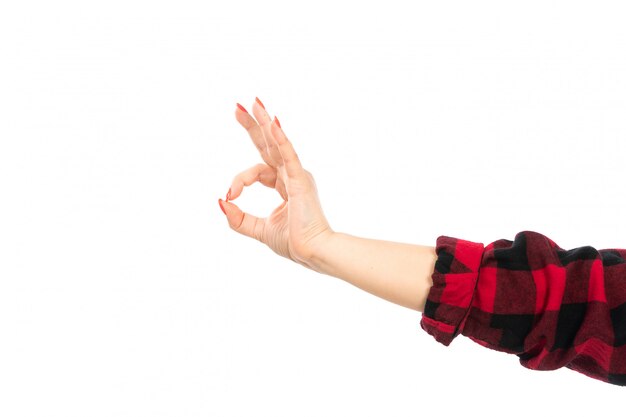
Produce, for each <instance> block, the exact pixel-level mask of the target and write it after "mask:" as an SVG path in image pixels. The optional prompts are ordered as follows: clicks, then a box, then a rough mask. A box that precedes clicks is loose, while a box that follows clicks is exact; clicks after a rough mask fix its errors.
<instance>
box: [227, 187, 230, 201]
mask: <svg viewBox="0 0 626 417" xmlns="http://www.w3.org/2000/svg"><path fill="white" fill-rule="evenodd" d="M229 199H230V188H229V189H228V193H227V194H226V201H228V200H229Z"/></svg>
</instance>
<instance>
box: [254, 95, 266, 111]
mask: <svg viewBox="0 0 626 417" xmlns="http://www.w3.org/2000/svg"><path fill="white" fill-rule="evenodd" d="M255 100H256V102H257V103H259V104H260V105H261V107H263V109H265V106H264V105H263V103H261V100H259V98H258V97H255Z"/></svg>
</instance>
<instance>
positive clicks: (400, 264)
mask: <svg viewBox="0 0 626 417" xmlns="http://www.w3.org/2000/svg"><path fill="white" fill-rule="evenodd" d="M436 260H437V254H436V253H435V248H434V247H432V246H424V245H411V244H408V243H399V242H390V241H385V240H376V239H366V238H360V237H357V236H352V235H349V234H347V233H338V232H333V234H332V235H331V236H330V237H329V238H328V240H327V241H326V242H325V244H324V245H322V246H320V247H319V248H318V249H317V250H316V251H315V254H314V256H313V259H311V262H310V267H311V269H313V270H314V271H317V272H319V273H322V274H326V275H331V276H334V277H337V278H341V279H342V280H344V281H346V282H349V283H350V284H352V285H354V286H356V287H358V288H360V289H362V290H364V291H367V292H369V293H371V294H373V295H376V296H378V297H381V298H384V299H385V300H388V301H391V302H392V303H395V304H399V305H401V306H404V307H407V308H411V309H413V310H417V311H420V312H423V311H424V305H425V303H426V298H427V296H428V291H429V289H430V287H431V285H432V278H431V276H432V274H433V270H434V267H435V261H436Z"/></svg>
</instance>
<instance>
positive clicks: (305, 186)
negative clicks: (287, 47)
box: [219, 100, 437, 312]
mask: <svg viewBox="0 0 626 417" xmlns="http://www.w3.org/2000/svg"><path fill="white" fill-rule="evenodd" d="M253 116H254V117H253ZM235 118H236V119H237V121H238V122H239V124H240V125H241V126H243V128H244V129H246V131H247V132H248V135H249V136H250V139H251V140H252V143H253V144H254V146H255V147H256V148H257V150H258V151H259V154H260V155H261V159H262V160H263V161H264V163H259V164H257V165H254V166H252V167H250V168H248V169H246V170H244V171H242V172H240V173H239V174H237V175H236V176H235V177H234V178H233V181H232V183H231V186H230V194H229V195H227V201H223V200H221V199H219V203H220V205H221V206H222V207H223V210H224V212H225V214H226V218H227V220H228V224H229V226H230V228H231V229H232V230H234V231H236V232H238V233H241V234H243V235H245V236H248V237H251V238H254V239H256V240H258V241H259V242H262V243H264V244H266V245H267V246H269V247H270V248H271V249H272V250H273V251H274V252H275V253H277V254H278V255H280V256H283V257H285V258H287V259H290V260H292V261H293V262H296V263H298V264H300V265H302V266H304V267H306V268H309V269H312V270H314V271H316V272H319V273H321V274H325V275H329V276H333V277H337V278H340V279H342V280H344V281H346V282H348V283H350V284H352V285H354V286H356V287H358V288H360V289H362V290H364V291H367V292H369V293H371V294H373V295H375V296H377V297H380V298H383V299H385V300H387V301H390V302H393V303H395V304H398V305H402V306H404V307H407V308H411V309H413V310H417V311H420V312H423V311H424V305H425V302H426V297H427V295H428V291H429V290H430V287H431V286H432V278H431V276H432V274H433V271H434V265H435V262H436V260H437V254H436V253H435V248H434V247H433V246H424V245H413V244H408V243H400V242H390V241H385V240H376V239H367V238H361V237H357V236H352V235H349V234H347V233H341V232H335V231H334V230H333V229H332V228H331V227H330V225H329V223H328V221H327V220H326V217H325V216H324V212H323V210H322V207H321V203H320V200H319V196H318V192H317V186H316V184H315V180H314V178H313V175H312V174H311V173H310V172H309V171H307V170H306V169H304V168H303V167H302V164H301V162H300V159H299V157H298V155H297V153H296V151H295V149H294V147H293V145H292V143H291V141H290V140H289V139H288V138H287V136H286V135H285V133H284V131H283V129H282V128H281V127H280V126H279V123H277V121H276V117H274V119H273V120H272V118H271V117H270V115H269V114H268V113H267V111H266V109H265V108H264V106H263V105H261V104H260V102H259V101H257V100H255V101H254V103H253V105H252V114H249V113H247V112H246V111H244V110H241V109H240V108H239V107H236V109H235ZM257 181H258V182H260V183H261V184H263V185H265V186H266V187H269V188H273V189H275V190H276V191H277V192H278V193H279V194H280V196H281V197H282V198H283V202H282V203H281V204H280V205H279V206H278V207H277V208H276V209H275V210H274V211H273V212H272V213H271V214H270V216H269V217H267V218H259V217H257V216H254V215H252V214H250V213H245V212H243V211H242V210H241V209H240V208H239V207H238V206H237V205H236V204H234V203H233V202H232V200H235V199H237V197H239V196H240V195H241V193H242V192H243V189H244V187H246V186H250V185H252V184H254V183H255V182H257Z"/></svg>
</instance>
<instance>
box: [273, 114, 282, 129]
mask: <svg viewBox="0 0 626 417" xmlns="http://www.w3.org/2000/svg"><path fill="white" fill-rule="evenodd" d="M274 121H275V122H276V124H277V125H278V127H280V128H281V129H282V127H281V126H280V122H279V121H278V117H276V116H274Z"/></svg>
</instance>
